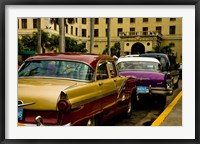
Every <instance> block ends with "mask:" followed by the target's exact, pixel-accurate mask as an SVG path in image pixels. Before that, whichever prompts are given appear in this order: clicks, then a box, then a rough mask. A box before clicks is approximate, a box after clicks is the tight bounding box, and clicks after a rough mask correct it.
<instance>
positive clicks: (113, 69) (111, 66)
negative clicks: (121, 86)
mask: <svg viewBox="0 0 200 144" xmlns="http://www.w3.org/2000/svg"><path fill="white" fill-rule="evenodd" d="M108 66H109V70H110V75H111V78H114V77H116V76H117V71H116V67H115V64H114V62H108Z"/></svg>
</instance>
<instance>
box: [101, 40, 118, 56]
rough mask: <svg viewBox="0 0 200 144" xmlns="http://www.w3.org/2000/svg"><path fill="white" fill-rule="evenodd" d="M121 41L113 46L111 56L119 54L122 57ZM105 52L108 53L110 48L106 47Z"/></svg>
mask: <svg viewBox="0 0 200 144" xmlns="http://www.w3.org/2000/svg"><path fill="white" fill-rule="evenodd" d="M120 50H121V48H120V42H117V43H115V44H114V45H113V46H112V47H111V56H114V55H115V56H117V57H120ZM103 54H108V48H106V49H105V50H104V51H103Z"/></svg>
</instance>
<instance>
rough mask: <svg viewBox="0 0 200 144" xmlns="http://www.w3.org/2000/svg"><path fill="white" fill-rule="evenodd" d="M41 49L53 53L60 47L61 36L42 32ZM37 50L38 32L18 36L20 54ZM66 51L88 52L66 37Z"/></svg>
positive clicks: (81, 45) (82, 46)
mask: <svg viewBox="0 0 200 144" xmlns="http://www.w3.org/2000/svg"><path fill="white" fill-rule="evenodd" d="M41 34H42V37H41V47H42V48H43V49H48V50H49V51H52V50H53V49H55V48H58V47H59V36H58V35H50V34H49V33H48V32H45V31H42V33H41ZM36 48H37V32H33V33H32V35H22V36H21V37H20V36H18V49H19V52H20V51H23V50H27V51H32V50H33V51H35V50H36ZM65 51H66V52H87V49H86V48H84V45H83V44H82V43H81V44H77V42H76V40H74V39H72V38H69V37H65Z"/></svg>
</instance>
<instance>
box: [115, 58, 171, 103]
mask: <svg viewBox="0 0 200 144" xmlns="http://www.w3.org/2000/svg"><path fill="white" fill-rule="evenodd" d="M117 67H118V70H119V72H120V75H121V76H134V77H136V78H137V79H138V81H137V96H136V98H135V101H139V100H140V99H141V98H144V97H147V96H146V95H149V97H151V98H152V99H154V100H156V101H158V105H159V106H162V107H164V106H165V105H166V96H168V95H171V94H172V81H171V79H170V75H169V74H168V73H167V72H162V71H161V64H160V62H159V61H158V60H157V59H155V58H149V57H122V58H119V59H118V61H117ZM149 97H148V98H149Z"/></svg>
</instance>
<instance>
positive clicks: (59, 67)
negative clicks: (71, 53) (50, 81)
mask: <svg viewBox="0 0 200 144" xmlns="http://www.w3.org/2000/svg"><path fill="white" fill-rule="evenodd" d="M93 74H94V71H93V70H92V69H91V68H90V67H89V66H88V65H87V64H85V63H81V62H76V61H64V60H37V61H26V62H25V63H24V64H23V65H22V66H21V68H20V69H19V71H18V77H36V76H37V77H59V78H69V79H75V80H93V79H94V78H93Z"/></svg>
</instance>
